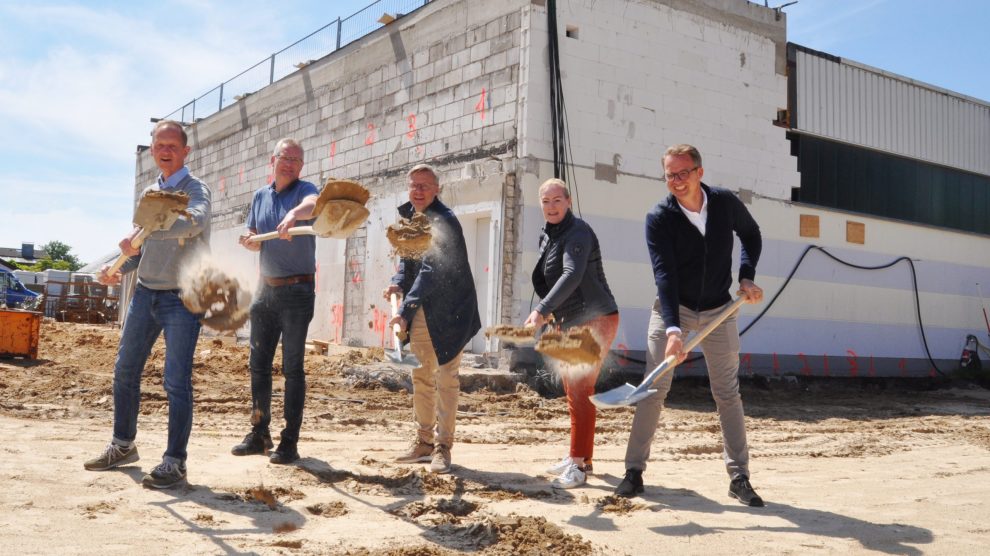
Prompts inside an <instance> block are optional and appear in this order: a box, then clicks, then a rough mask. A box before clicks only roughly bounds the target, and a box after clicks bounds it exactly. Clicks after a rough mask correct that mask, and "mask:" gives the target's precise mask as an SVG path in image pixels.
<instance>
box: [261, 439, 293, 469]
mask: <svg viewBox="0 0 990 556" xmlns="http://www.w3.org/2000/svg"><path fill="white" fill-rule="evenodd" d="M297 459H299V452H298V451H296V443H295V442H287V441H285V440H282V441H279V443H278V448H276V449H275V451H273V452H272V453H271V454H269V455H268V462H269V463H277V464H279V465H287V464H289V463H292V462H294V461H296V460H297Z"/></svg>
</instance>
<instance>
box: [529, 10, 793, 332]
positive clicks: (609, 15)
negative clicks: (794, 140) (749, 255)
mask: <svg viewBox="0 0 990 556" xmlns="http://www.w3.org/2000/svg"><path fill="white" fill-rule="evenodd" d="M604 4H606V5H603V3H602V2H595V1H592V0H558V2H557V24H558V29H557V33H558V41H559V46H560V59H561V72H562V75H563V77H562V86H563V94H564V100H565V104H566V112H567V125H568V128H569V146H570V152H571V155H572V159H571V163H572V164H573V166H572V176H571V177H572V183H571V185H572V193H573V199H574V208H575V212H576V213H578V214H579V215H580V216H581V217H583V218H584V219H585V220H587V221H588V222H589V223H590V224H591V225H592V226H593V227H594V228H595V230H596V233H597V234H598V236H599V240H600V241H601V244H602V248H603V256H604V258H605V262H606V270H607V276H608V277H609V281H610V282H611V283H612V284H611V285H612V290H613V293H615V294H616V297H617V301H618V302H619V305H620V310H621V311H622V312H623V317H622V323H621V324H620V333H619V336H620V337H619V339H618V340H617V343H621V344H623V345H625V346H627V347H629V348H630V349H634V348H635V349H642V348H643V347H645V335H644V334H643V330H644V329H645V328H644V327H645V322H646V319H647V318H648V316H649V315H648V309H649V306H650V303H651V301H652V299H653V297H654V296H655V295H656V292H655V286H654V285H653V279H652V273H651V271H650V266H649V257H648V253H647V251H646V247H645V241H644V239H643V218H644V215H645V214H646V212H647V211H648V210H649V209H650V208H651V207H652V206H653V205H654V204H656V203H657V202H658V201H659V200H660V199H661V198H663V197H664V196H666V194H667V190H666V186H665V185H664V184H663V183H662V182H660V181H659V178H660V175H661V173H662V168H661V165H660V157H661V155H662V153H663V151H664V150H665V149H666V147H667V146H669V145H671V144H674V143H692V144H694V145H696V146H697V147H698V148H699V149H700V150H701V153H702V156H703V159H704V164H705V180H704V181H705V182H706V183H708V184H711V185H721V186H724V187H728V188H729V189H732V190H736V191H739V190H749V191H753V192H755V193H756V194H757V195H760V196H765V197H770V198H778V199H789V198H790V190H791V187H793V186H795V185H797V184H798V182H799V175H798V173H797V171H796V160H795V159H794V158H793V157H791V156H790V146H789V143H788V142H787V140H786V138H785V132H784V130H783V129H782V128H779V127H775V126H773V125H772V121H773V119H774V118H775V117H776V111H777V108H779V107H785V106H786V105H787V99H786V79H785V76H784V73H783V71H784V65H785V64H784V62H785V55H786V51H785V48H784V45H785V30H784V22H783V21H781V22H777V21H776V20H775V18H774V16H773V10H769V9H765V8H762V7H761V6H758V5H755V4H752V3H749V2H726V1H722V0H702V1H696V2H688V1H680V0H648V1H647V0H610V1H609V2H606V3H604ZM526 15H527V16H528V17H526V18H525V19H524V22H523V40H524V46H525V51H526V52H528V54H529V56H528V57H527V58H525V59H524V60H523V61H522V70H521V72H522V73H521V79H522V80H523V85H522V88H521V91H522V92H521V95H522V96H521V99H520V110H521V112H522V114H521V117H520V119H521V122H520V124H521V126H522V130H523V131H522V133H521V137H522V142H521V144H520V157H521V158H522V160H521V161H520V163H519V164H518V165H517V179H518V182H519V183H520V184H521V193H522V199H523V201H522V203H521V209H520V217H519V222H518V225H517V229H518V232H519V238H520V239H519V243H518V245H517V252H516V253H515V256H516V260H517V261H518V262H517V265H516V266H517V267H518V268H520V269H521V270H522V272H519V273H517V274H516V275H515V281H514V285H513V289H514V291H515V292H516V293H515V297H514V299H513V303H512V305H513V309H512V314H513V318H514V319H520V318H524V316H525V314H527V313H528V312H529V309H530V305H531V303H530V300H531V296H532V287H531V285H530V284H529V270H530V269H531V268H532V265H533V264H535V263H536V259H535V258H536V254H537V248H538V237H539V229H540V227H542V225H543V219H542V214H541V212H540V209H539V200H538V199H537V197H536V188H537V187H538V186H539V184H540V183H541V182H542V181H543V180H545V179H547V178H550V177H553V166H552V157H553V155H552V142H551V141H552V135H551V120H550V108H549V91H550V88H549V54H548V46H547V45H548V38H547V12H546V8H545V7H543V6H540V5H535V4H533V5H531V6H529V7H528V8H527V11H526Z"/></svg>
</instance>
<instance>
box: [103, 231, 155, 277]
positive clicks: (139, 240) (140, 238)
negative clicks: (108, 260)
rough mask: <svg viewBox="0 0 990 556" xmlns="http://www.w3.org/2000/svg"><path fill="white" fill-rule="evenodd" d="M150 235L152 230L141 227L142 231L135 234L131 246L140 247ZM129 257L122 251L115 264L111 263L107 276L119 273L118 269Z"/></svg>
mask: <svg viewBox="0 0 990 556" xmlns="http://www.w3.org/2000/svg"><path fill="white" fill-rule="evenodd" d="M149 235H151V231H150V230H148V229H147V228H141V231H140V232H138V235H136V236H134V238H132V239H131V247H133V248H135V249H138V248H139V247H141V245H143V244H144V240H145V239H147V238H148V236H149ZM129 258H130V257H128V256H127V255H125V254H123V253H121V254H120V256H119V257H117V260H116V261H114V262H113V264H112V265H110V268H108V269H107V276H113V275H114V274H117V271H118V270H120V267H122V266H124V263H125V262H127V259H129Z"/></svg>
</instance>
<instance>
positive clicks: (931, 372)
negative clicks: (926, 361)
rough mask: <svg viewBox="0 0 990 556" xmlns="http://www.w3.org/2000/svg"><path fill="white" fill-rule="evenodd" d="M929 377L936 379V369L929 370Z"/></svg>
mask: <svg viewBox="0 0 990 556" xmlns="http://www.w3.org/2000/svg"><path fill="white" fill-rule="evenodd" d="M928 376H930V377H931V378H935V367H932V368H930V369H928Z"/></svg>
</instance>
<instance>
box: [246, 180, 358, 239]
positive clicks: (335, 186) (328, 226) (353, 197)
mask: <svg viewBox="0 0 990 556" xmlns="http://www.w3.org/2000/svg"><path fill="white" fill-rule="evenodd" d="M369 196H370V194H369V193H368V190H367V189H365V188H364V187H362V186H361V184H359V183H357V182H355V181H350V180H336V179H333V178H331V179H330V180H327V183H326V184H324V186H323V189H321V190H320V196H319V197H317V199H316V206H315V207H314V208H313V214H315V215H316V221H315V222H313V225H312V226H296V227H293V228H289V235H290V236H305V235H308V236H319V237H331V238H337V239H346V238H348V237H350V235H351V234H353V233H354V231H355V230H357V229H358V228H360V227H361V224H363V223H364V221H365V220H367V219H368V215H369V214H370V213H369V212H368V209H367V208H365V206H364V204H365V203H367V202H368V198H369ZM277 238H278V232H268V233H267V234H258V235H255V236H251V238H250V240H249V241H253V242H256V243H258V242H262V241H268V240H270V239H277Z"/></svg>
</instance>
